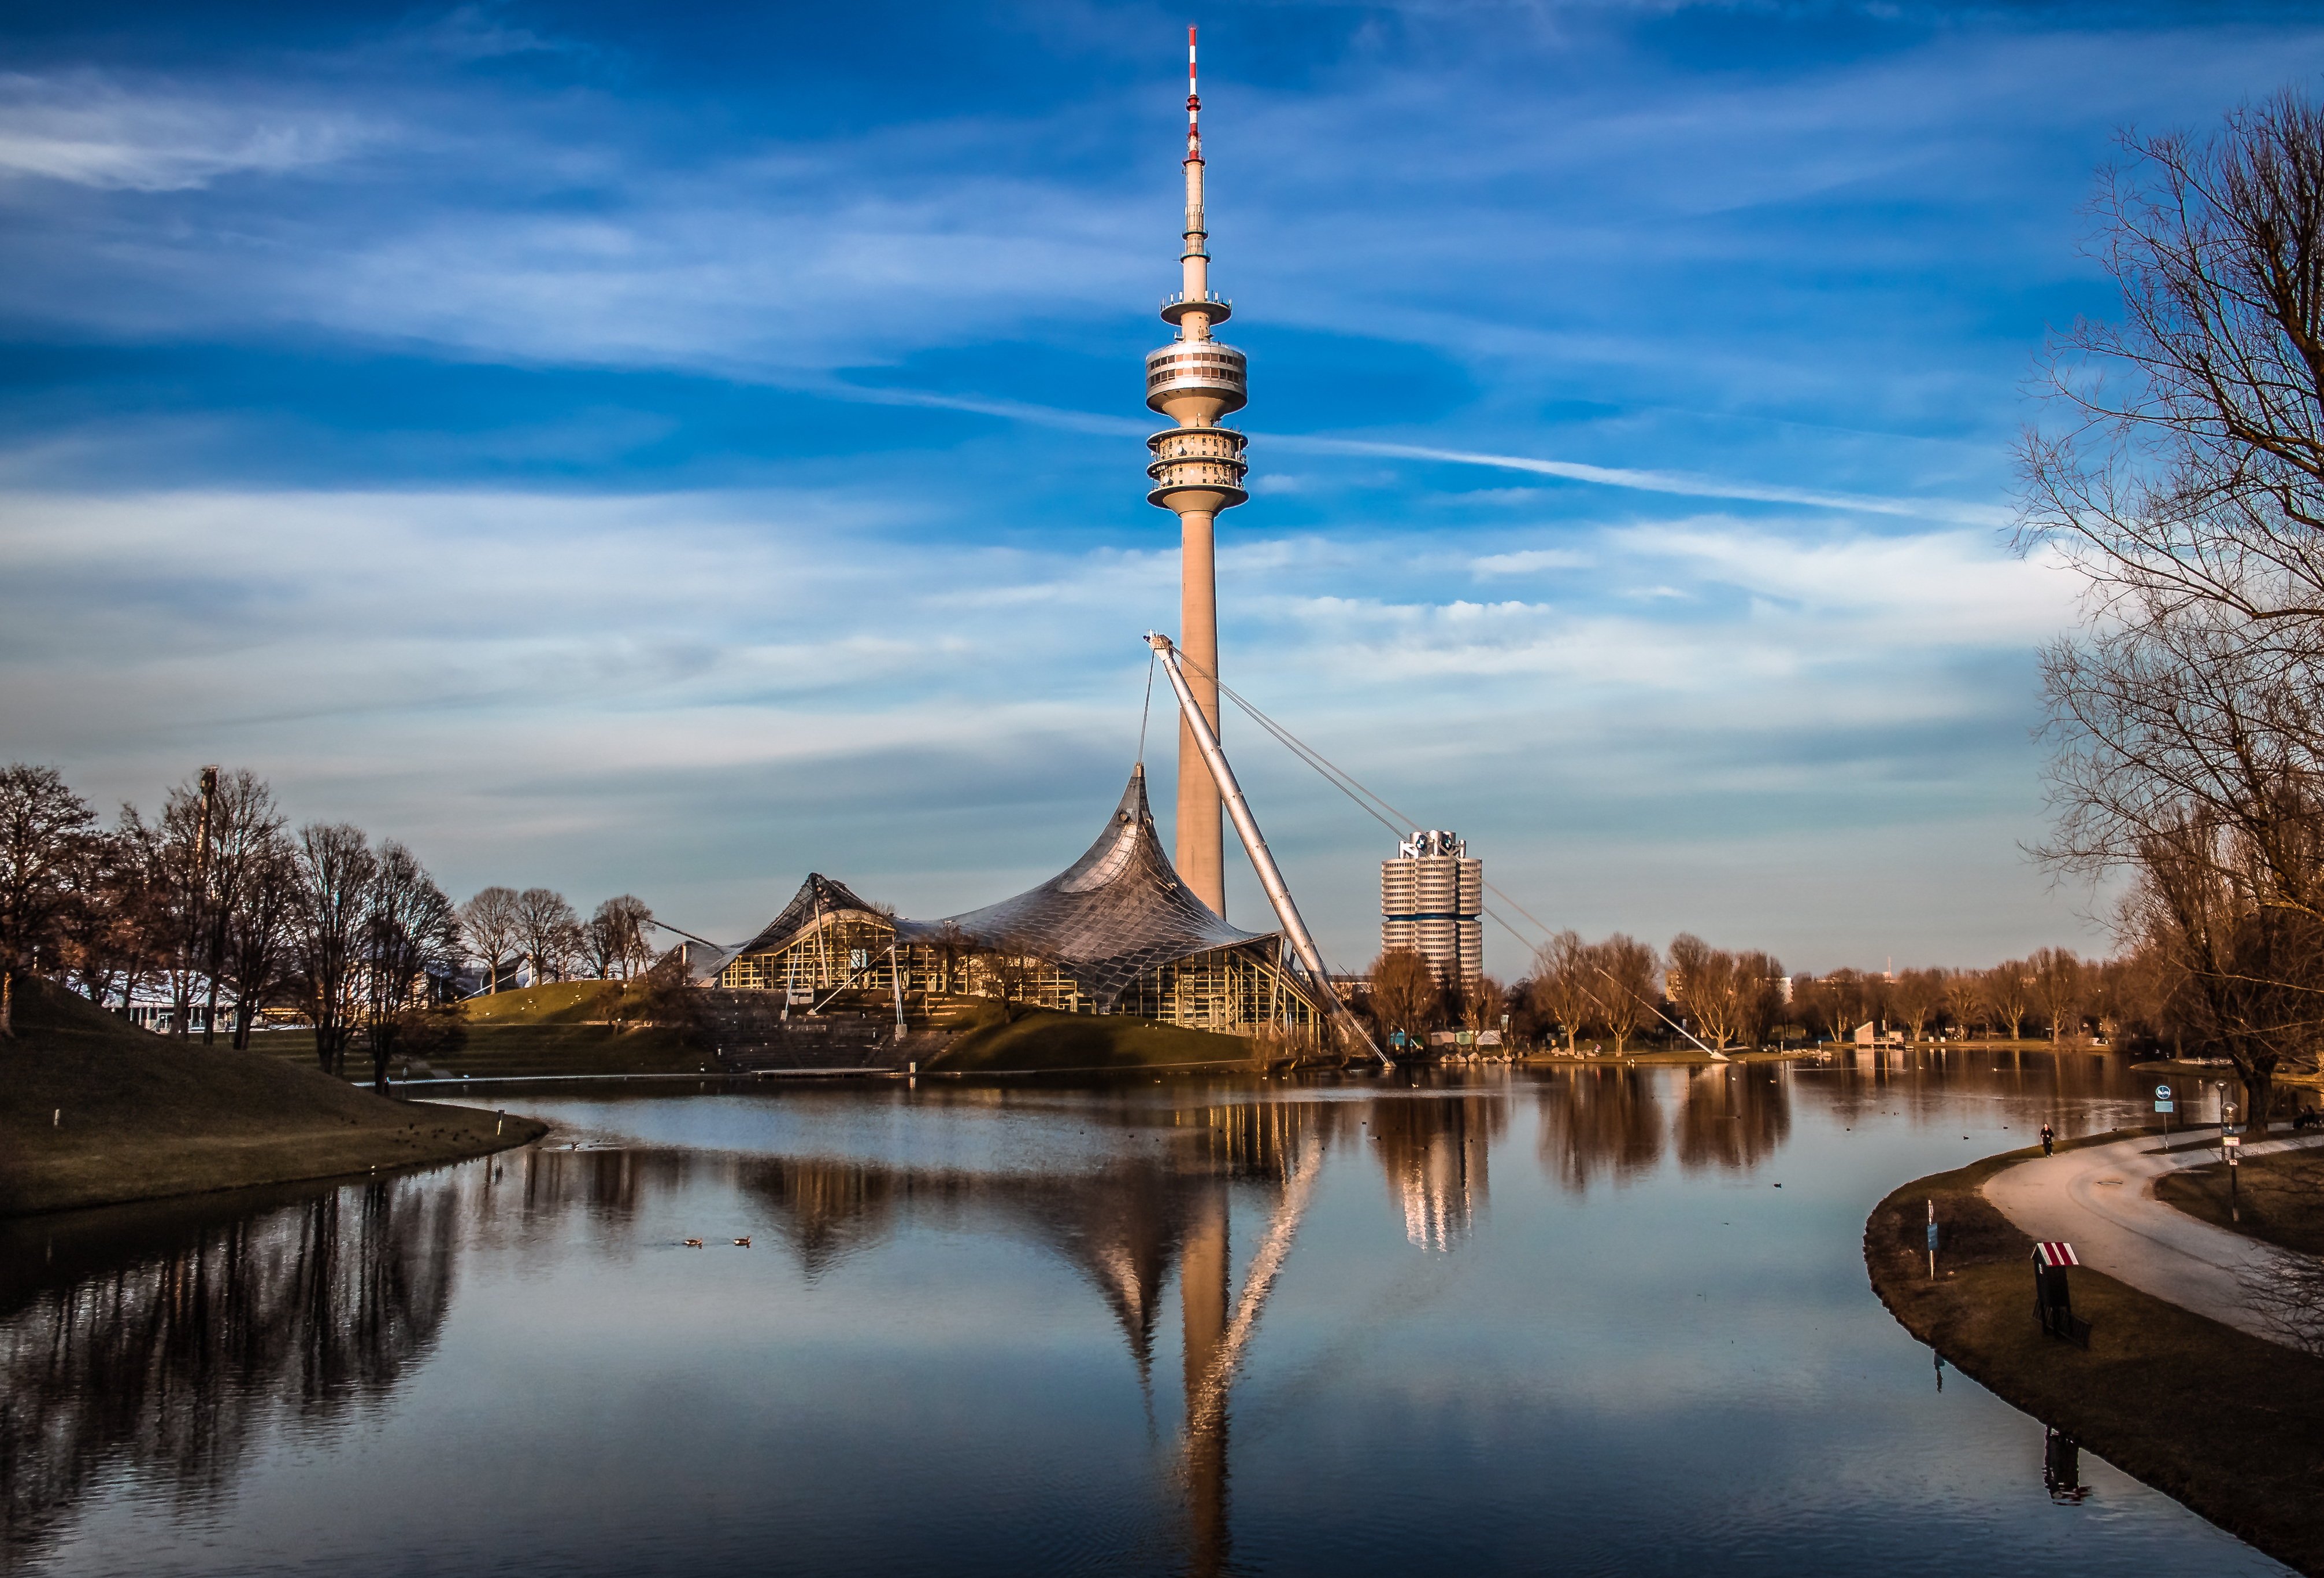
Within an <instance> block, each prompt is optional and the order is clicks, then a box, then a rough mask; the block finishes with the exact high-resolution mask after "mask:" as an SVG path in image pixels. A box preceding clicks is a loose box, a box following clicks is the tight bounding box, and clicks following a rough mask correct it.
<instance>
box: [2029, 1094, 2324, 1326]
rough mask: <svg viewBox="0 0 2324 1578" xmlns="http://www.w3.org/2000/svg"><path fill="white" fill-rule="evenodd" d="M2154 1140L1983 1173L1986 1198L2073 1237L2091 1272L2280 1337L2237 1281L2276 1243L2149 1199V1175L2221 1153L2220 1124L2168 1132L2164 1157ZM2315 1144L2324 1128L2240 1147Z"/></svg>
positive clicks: (2046, 1229)
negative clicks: (2205, 1131)
mask: <svg viewBox="0 0 2324 1578" xmlns="http://www.w3.org/2000/svg"><path fill="white" fill-rule="evenodd" d="M2156 1139H2157V1137H2156V1136H2154V1135H2151V1134H2150V1135H2146V1136H2144V1137H2142V1138H2140V1139H2136V1140H2118V1141H2116V1143H2114V1144H2112V1145H2097V1146H2091V1147H2089V1149H2083V1150H2064V1151H2060V1152H2059V1153H2058V1154H2057V1155H2056V1156H2048V1157H2036V1158H2033V1160H2031V1161H2024V1162H2020V1163H2018V1164H2017V1165H2016V1166H2015V1167H2008V1168H2005V1169H2004V1170H2002V1171H2001V1172H1998V1173H1996V1174H1995V1175H1994V1176H1993V1177H1990V1178H1988V1179H1987V1180H1986V1185H1985V1197H1986V1198H1987V1199H1988V1200H1990V1201H1992V1202H1993V1204H1995V1205H1996V1206H1997V1207H1998V1208H1999V1210H2000V1212H2001V1213H2002V1214H2003V1215H2004V1216H2006V1217H2007V1218H2009V1220H2010V1221H2012V1222H2014V1223H2016V1224H2017V1225H2018V1226H2019V1227H2020V1228H2022V1229H2024V1231H2025V1232H2028V1233H2031V1234H2032V1235H2033V1237H2034V1238H2036V1239H2064V1240H2066V1241H2069V1242H2070V1243H2071V1244H2072V1245H2073V1246H2074V1254H2075V1257H2076V1258H2077V1259H2079V1260H2080V1261H2081V1262H2082V1264H2083V1265H2085V1266H2088V1267H2089V1268H2090V1269H2093V1270H2097V1271H2103V1272H2105V1273H2106V1274H2107V1276H2109V1277H2111V1278H2115V1279H2116V1281H2118V1282H2126V1283H2128V1284H2129V1285H2130V1286H2131V1287H2136V1288H2139V1289H2140V1290H2142V1291H2144V1292H2146V1293H2151V1294H2153V1295H2154V1297H2157V1298H2163V1299H2167V1300H2169V1301H2170V1302H2171V1303H2172V1304H2175V1305H2178V1306H2181V1308H2183V1309H2190V1310H2193V1311H2194V1312H2195V1313H2196V1314H2197V1315H2209V1316H2210V1317H2211V1318H2212V1319H2213V1320H2215V1321H2220V1322H2223V1323H2225V1324H2227V1325H2230V1326H2233V1327H2235V1328H2236V1330H2237V1331H2241V1332H2248V1333H2251V1334H2252V1335H2253V1336H2255V1337H2261V1338H2264V1339H2266V1340H2267V1341H2269V1342H2271V1343H2274V1342H2281V1341H2282V1338H2281V1337H2279V1336H2278V1335H2277V1334H2276V1333H2273V1332H2270V1331H2268V1330H2267V1329H2265V1328H2264V1326H2263V1325H2262V1324H2260V1322H2259V1319H2258V1317H2257V1316H2255V1315H2253V1313H2252V1312H2251V1310H2250V1309H2249V1307H2248V1306H2246V1301H2245V1298H2244V1295H2243V1289H2242V1287H2241V1286H2240V1285H2239V1284H2238V1282H2237V1278H2238V1277H2239V1276H2240V1275H2241V1274H2242V1273H2244V1272H2246V1271H2247V1270H2252V1269H2257V1268H2258V1267H2260V1266H2261V1265H2263V1264H2264V1263H2265V1262H2266V1261H2267V1260H2269V1259H2270V1258H2271V1257H2273V1256H2274V1255H2277V1254H2281V1253H2282V1250H2277V1249H2274V1248H2273V1246H2271V1245H2268V1244H2264V1243H2261V1242H2259V1241H2257V1240H2255V1239H2248V1238H2246V1237H2244V1236H2243V1235H2242V1234H2241V1233H2235V1232H2228V1231H2227V1229H2225V1228H2222V1227H2213V1226H2212V1225H2211V1224H2210V1223H2207V1222H2198V1221H2196V1220H2195V1218H2193V1217H2191V1216H2189V1215H2187V1214H2186V1213H2183V1212H2180V1211H2176V1210H2173V1209H2172V1207H2170V1206H2168V1205H2165V1204H2163V1202H2162V1201H2160V1200H2157V1199H2156V1198H2155V1197H2154V1180H2155V1179H2157V1178H2159V1177H2162V1176H2163V1174H2164V1173H2169V1172H2177V1171H2180V1170H2181V1169H2183V1168H2186V1167H2205V1166H2208V1165H2209V1164H2210V1163H2212V1162H2215V1161H2218V1159H2219V1157H2220V1154H2221V1153H2220V1150H2219V1145H2218V1134H2217V1132H2216V1131H2213V1132H2212V1133H2210V1134H2209V1136H2207V1137H2202V1138H2195V1137H2188V1136H2176V1135H2174V1136H2173V1137H2172V1145H2171V1149H2170V1151H2169V1153H2168V1154H2167V1155H2166V1154H2160V1153H2158V1151H2157V1149H2156ZM2311 1145H2324V1134H2315V1135H2310V1134H2303V1135H2301V1136H2299V1137H2297V1138H2292V1137H2289V1135H2288V1134H2287V1137H2286V1138H2284V1139H2281V1140H2259V1139H2257V1138H2255V1137H2250V1136H2246V1141H2245V1144H2244V1154H2245V1155H2246V1156H2261V1155H2264V1154H2266V1153H2267V1152H2269V1151H2275V1150H2292V1149H2300V1148H2301V1147H2305V1146H2311Z"/></svg>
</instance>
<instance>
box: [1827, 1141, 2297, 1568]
mask: <svg viewBox="0 0 2324 1578" xmlns="http://www.w3.org/2000/svg"><path fill="white" fill-rule="evenodd" d="M2126 1137H2127V1136H2126V1134H2124V1133H2117V1134H2113V1135H2094V1136H2091V1137H2089V1139H2087V1140H2082V1141H2079V1142H2077V1143H2078V1144H2094V1143H2099V1142H2102V1141H2104V1140H2115V1139H2123V1138H2126ZM2037 1154H2039V1151H2038V1149H2026V1150H2018V1151H2010V1152H2007V1153H2006V1154H2004V1155H2001V1156H1997V1157H1989V1158H1986V1159H1985V1160H1983V1161H1980V1162H1977V1163H1974V1164H1972V1165H1971V1166H1969V1167H1961V1168H1959V1169H1957V1170H1955V1171H1952V1172H1948V1173H1938V1174H1936V1175H1934V1176H1932V1177H1925V1178H1920V1179H1916V1180H1915V1181H1914V1182H1913V1183H1910V1184H1907V1185H1905V1186H1904V1187H1903V1188H1901V1189H1898V1190H1897V1191H1895V1193H1894V1194H1892V1195H1889V1196H1888V1197H1887V1198H1886V1199H1885V1200H1883V1201H1882V1202H1881V1203H1880V1204H1879V1205H1878V1206H1877V1208H1876V1209H1875V1210H1874V1211H1873V1213H1872V1215H1871V1217H1870V1219H1869V1220H1868V1221H1867V1223H1865V1229H1864V1260H1865V1264H1866V1266H1867V1269H1869V1270H1870V1272H1871V1276H1872V1286H1873V1289H1874V1291H1876V1292H1877V1293H1878V1294H1879V1296H1880V1299H1881V1302H1882V1303H1884V1304H1886V1306H1888V1309H1889V1311H1890V1313H1891V1314H1893V1315H1895V1317H1896V1319H1897V1320H1898V1322H1900V1323H1901V1324H1903V1325H1904V1329H1905V1330H1907V1331H1909V1332H1911V1333H1913V1335H1914V1336H1915V1337H1917V1338H1919V1339H1920V1340H1921V1341H1922V1342H1924V1343H1928V1344H1929V1345H1930V1346H1932V1348H1934V1349H1935V1350H1936V1351H1937V1352H1938V1353H1939V1354H1941V1355H1942V1356H1943V1358H1944V1359H1945V1360H1946V1361H1948V1362H1949V1363H1950V1364H1952V1365H1953V1366H1954V1367H1955V1368H1957V1369H1959V1370H1960V1371H1961V1372H1962V1373H1963V1374H1965V1375H1968V1376H1969V1377H1970V1378H1971V1379H1973V1380H1977V1381H1978V1382H1979V1383H1980V1384H1982V1385H1983V1386H1985V1387H1986V1388H1987V1389H1989V1390H1991V1391H1993V1392H1994V1393H1995V1394H1996V1395H1997V1396H1999V1397H2000V1398H2003V1399H2004V1400H2005V1401H2006V1402H2008V1403H2010V1404H2012V1405H2014V1406H2015V1407H2019V1408H2022V1409H2024V1411H2025V1412H2026V1413H2028V1414H2031V1415H2033V1417H2035V1418H2037V1419H2040V1420H2041V1421H2042V1422H2043V1424H2045V1425H2048V1426H2052V1427H2053V1428H2056V1429H2059V1430H2062V1431H2064V1432H2065V1433H2067V1434H2068V1435H2071V1436H2073V1437H2074V1438H2075V1439H2076V1440H2078V1441H2080V1443H2081V1444H2082V1445H2083V1446H2085V1447H2087V1448H2089V1450H2090V1451H2092V1452H2095V1453H2098V1455H2099V1456H2101V1457H2103V1458H2105V1459H2106V1460H2107V1462H2108V1463H2113V1464H2114V1465H2115V1466H2116V1467H2117V1468H2119V1469H2121V1470H2122V1471H2123V1472H2126V1473H2127V1474H2130V1475H2132V1476H2133V1477H2135V1478H2136V1479H2138V1480H2141V1481H2144V1482H2145V1483H2147V1484H2149V1485H2152V1486H2153V1487H2154V1488H2155V1489H2156V1490H2161V1491H2163V1493H2164V1494H2165V1495H2167V1496H2171V1497H2172V1498H2174V1499H2175V1500H2179V1501H2180V1502H2181V1503H2183V1504H2184V1505H2186V1506H2187V1507H2189V1508H2190V1509H2193V1510H2194V1511H2195V1512H2197V1513H2199V1514H2200V1515H2201V1516H2202V1517H2204V1518H2209V1520H2210V1521H2211V1522H2213V1523H2215V1524H2217V1525H2218V1526H2219V1527H2221V1528H2224V1529H2226V1530H2227V1531H2228V1532H2229V1533H2231V1534H2234V1535H2236V1536H2239V1537H2241V1538H2243V1539H2245V1540H2247V1541H2249V1542H2250V1543H2251V1544H2252V1545H2254V1546H2258V1547H2259V1548H2260V1549H2261V1550H2263V1551H2264V1552H2266V1553H2267V1554H2268V1555H2272V1556H2273V1557H2275V1558H2276V1559H2277V1560H2278V1561H2281V1562H2284V1563H2286V1564H2290V1565H2291V1566H2293V1567H2296V1568H2298V1569H2299V1570H2300V1571H2301V1572H2303V1573H2315V1574H2324V1430H2319V1427H2318V1426H2319V1422H2324V1360H2319V1359H2312V1358H2310V1357H2308V1356H2306V1355H2304V1354H2301V1353H2295V1352H2292V1351H2291V1350H2289V1349H2285V1348H2280V1347H2278V1346H2276V1345H2275V1344H2273V1343H2264V1342H2262V1341H2260V1340H2259V1339H2258V1338H2256V1337H2250V1336H2246V1335H2245V1334H2244V1333H2241V1332H2238V1331H2236V1330H2234V1329H2233V1328H2231V1327H2228V1326H2224V1325H2221V1324H2218V1322H2217V1321H2213V1320H2209V1319H2207V1318H2205V1317H2204V1316H2201V1315H2194V1314H2191V1313H2190V1312H2189V1311H2186V1310H2183V1309H2181V1308H2180V1307H2179V1306H2176V1305H2173V1304H2168V1303H2165V1302H2164V1301H2163V1300H2162V1299H2159V1298H2155V1297H2152V1296H2151V1295H2148V1294H2144V1293H2142V1292H2140V1291H2138V1290H2137V1289H2136V1288H2134V1287H2126V1286H2125V1285H2124V1284H2122V1283H2120V1282H2116V1280H2114V1279H2113V1278H2109V1277H2105V1276H2101V1275H2099V1274H2098V1272H2095V1271H2091V1270H2089V1269H2080V1270H2077V1271H2075V1272H2074V1273H2073V1278H2074V1309H2075V1312H2076V1313H2077V1314H2079V1315H2082V1316H2084V1317H2085V1318H2087V1319H2088V1320H2089V1321H2090V1322H2091V1324H2092V1327H2093V1330H2092V1333H2091V1337H2090V1345H2089V1349H2088V1351H2084V1350H2082V1349H2080V1348H2076V1347H2074V1346H2072V1345H2071V1344H2070V1343H2061V1342H2059V1341H2056V1340H2054V1339H2052V1338H2050V1337H2048V1336H2045V1335H2043V1332H2042V1329H2041V1327H2040V1326H2039V1325H2038V1324H2036V1323H2035V1321H2034V1317H2033V1272H2032V1269H2031V1268H2030V1264H2029V1260H2030V1257H2031V1255H2032V1253H2033V1241H2032V1240H2031V1239H2030V1238H2028V1237H2027V1236H2026V1235H2025V1234H2024V1233H2023V1232H2019V1231H2018V1230H2017V1228H2016V1227H2015V1226H2014V1225H2012V1224H2011V1223H2010V1222H2009V1221H2008V1219H2007V1218H2006V1217H2004V1216H2003V1215H2002V1214H2001V1213H2000V1212H1998V1211H1997V1210H1996V1209H1994V1207H1993V1206H1992V1205H1991V1204H1988V1203H1987V1200H1986V1199H1985V1197H1984V1196H1983V1195H1980V1194H1978V1187H1979V1186H1980V1185H1982V1184H1983V1183H1984V1181H1985V1180H1986V1179H1987V1178H1988V1177H1991V1176H1992V1175H1993V1174H1994V1173H1996V1172H1997V1171H1999V1170H2000V1169H2001V1168H2003V1167H2007V1166H2009V1165H2011V1164H2012V1163H2015V1162H2018V1161H2022V1160H2024V1159H2025V1158H2028V1157H2031V1156H2034V1155H2037ZM1930 1200H1933V1201H1935V1203H1936V1207H1937V1220H1938V1223H1939V1225H1940V1228H1941V1237H1942V1248H1941V1250H1940V1251H1939V1253H1938V1257H1937V1266H1938V1276H1937V1278H1936V1279H1935V1280H1933V1281H1932V1280H1931V1279H1930V1277H1929V1263H1928V1255H1927V1252H1926V1249H1925V1233H1926V1231H1927V1223H1928V1208H1927V1205H1926V1204H1925V1202H1927V1201H1930Z"/></svg>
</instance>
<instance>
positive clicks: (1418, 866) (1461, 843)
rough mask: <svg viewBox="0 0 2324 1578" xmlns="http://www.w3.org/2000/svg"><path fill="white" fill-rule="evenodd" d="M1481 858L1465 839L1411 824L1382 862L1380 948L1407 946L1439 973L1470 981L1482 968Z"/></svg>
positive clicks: (1469, 983) (1462, 982)
mask: <svg viewBox="0 0 2324 1578" xmlns="http://www.w3.org/2000/svg"><path fill="white" fill-rule="evenodd" d="M1484 914H1485V863H1484V862H1483V861H1481V860H1471V859H1470V858H1469V845H1468V843H1467V841H1466V840H1464V839H1462V838H1458V837H1455V836H1454V835H1452V834H1451V833H1447V832H1444V831H1443V830H1441V829H1438V828H1430V829H1428V830H1427V831H1425V832H1423V831H1421V830H1419V829H1415V830H1414V832H1413V835H1412V836H1411V837H1409V838H1407V839H1406V840H1404V841H1403V842H1402V843H1400V844H1397V849H1396V858H1395V859H1394V860H1385V861H1382V862H1380V951H1381V952H1382V953H1388V952H1391V951H1393V950H1395V949H1397V948H1406V949H1409V950H1410V951H1412V952H1413V953H1416V954H1418V955H1420V956H1421V957H1422V958H1424V959H1425V960H1427V961H1428V963H1429V964H1431V965H1432V966H1433V967H1434V969H1435V971H1436V974H1437V978H1438V979H1439V980H1441V981H1443V982H1446V983H1456V982H1457V983H1459V984H1460V985H1461V986H1462V988H1463V989H1466V988H1468V987H1470V986H1473V985H1474V984H1475V983H1476V981H1477V978H1478V977H1479V976H1480V975H1481V974H1484V973H1485V926H1484Z"/></svg>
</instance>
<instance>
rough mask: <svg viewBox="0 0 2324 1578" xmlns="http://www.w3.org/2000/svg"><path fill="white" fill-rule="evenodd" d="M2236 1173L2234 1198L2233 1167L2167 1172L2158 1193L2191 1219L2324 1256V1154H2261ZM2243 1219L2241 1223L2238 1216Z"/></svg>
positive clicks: (2219, 1165) (2215, 1165)
mask: <svg viewBox="0 0 2324 1578" xmlns="http://www.w3.org/2000/svg"><path fill="white" fill-rule="evenodd" d="M2236 1172H2237V1173H2239V1174H2241V1175H2242V1176H2241V1177H2238V1178H2236V1179H2235V1180H2234V1190H2235V1192H2234V1196H2233V1199H2232V1200H2231V1199H2230V1198H2229V1195H2228V1182H2229V1180H2228V1177H2227V1165H2226V1164H2225V1163H2223V1162H2213V1163H2212V1164H2211V1165H2210V1166H2209V1167H2190V1168H2188V1169H2187V1170H2186V1171H2184V1172H2178V1173H2166V1174H2164V1175H2163V1177H2161V1178H2158V1179H2157V1180H2155V1186H2154V1193H2155V1195H2157V1196H2158V1197H2159V1198H2160V1199H2162V1200H2163V1201H2164V1202H2165V1203H2166V1204H2171V1205H2174V1206H2176V1207H2178V1208H2179V1209H2180V1210H2181V1211H2183V1212H2185V1213H2187V1214H2188V1215H2190V1216H2192V1217H2196V1218H2199V1220H2201V1221H2204V1222H2208V1223H2211V1224H2212V1225H2213V1226H2215V1227H2224V1228H2227V1229H2228V1230H2229V1231H2231V1232H2240V1233H2244V1234H2246V1235H2248V1236H2250V1237H2252V1238H2255V1239H2258V1240H2259V1241H2262V1242H2263V1243H2271V1244H2274V1245H2275V1246H2277V1247H2278V1248H2279V1249H2286V1250H2299V1251H2300V1252H2301V1254H2303V1255H2324V1151H2316V1150H2280V1151H2277V1152H2275V1153H2273V1155H2269V1156H2255V1157H2253V1158H2249V1159H2248V1160H2246V1162H2245V1163H2244V1164H2243V1166H2241V1167H2237V1168H2236ZM2236 1213H2240V1217H2241V1220H2236V1219H2235V1216H2236Z"/></svg>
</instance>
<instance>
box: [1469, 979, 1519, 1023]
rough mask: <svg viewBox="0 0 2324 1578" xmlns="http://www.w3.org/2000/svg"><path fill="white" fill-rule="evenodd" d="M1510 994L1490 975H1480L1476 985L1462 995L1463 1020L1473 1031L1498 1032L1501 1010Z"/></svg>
mask: <svg viewBox="0 0 2324 1578" xmlns="http://www.w3.org/2000/svg"><path fill="white" fill-rule="evenodd" d="M1508 998H1509V994H1508V992H1507V991H1506V990H1505V989H1504V988H1503V987H1502V985H1501V983H1499V982H1498V981H1496V980H1494V979H1493V978H1492V977H1491V976H1490V975H1480V976H1478V977H1477V980H1476V983H1475V984H1473V985H1471V987H1470V988H1469V989H1468V990H1467V991H1466V992H1462V994H1461V1020H1462V1023H1463V1024H1465V1025H1467V1026H1468V1027H1469V1029H1471V1030H1477V1031H1484V1030H1498V1029H1500V1028H1501V1010H1502V1009H1503V1007H1504V1006H1506V1005H1507V1004H1508Z"/></svg>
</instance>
